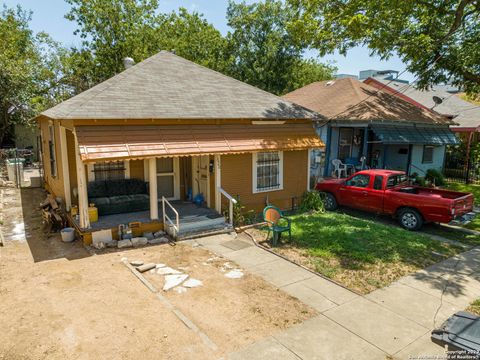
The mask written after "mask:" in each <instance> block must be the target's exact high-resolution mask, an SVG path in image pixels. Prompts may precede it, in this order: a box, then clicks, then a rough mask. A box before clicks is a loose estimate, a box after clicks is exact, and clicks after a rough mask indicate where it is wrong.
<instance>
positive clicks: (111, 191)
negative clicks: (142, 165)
mask: <svg viewBox="0 0 480 360" xmlns="http://www.w3.org/2000/svg"><path fill="white" fill-rule="evenodd" d="M105 183H106V188H107V191H106V192H107V193H106V195H107V196H118V195H127V194H128V193H127V186H126V182H125V180H107V181H106V182H105Z"/></svg>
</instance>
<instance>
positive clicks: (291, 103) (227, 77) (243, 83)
mask: <svg viewBox="0 0 480 360" xmlns="http://www.w3.org/2000/svg"><path fill="white" fill-rule="evenodd" d="M165 53H167V54H169V55H172V56H174V57H176V58H178V59H180V60H182V61H185V62H188V63H190V64H193V65H194V66H196V67H199V68H202V69H206V70H208V71H210V72H213V73H215V74H218V75H220V76H222V77H224V78H226V79H229V80H234V81H236V82H238V83H240V84H242V85H246V86H249V87H251V88H253V89H255V90H257V91H261V92H263V93H265V94H267V95H269V96H271V97H274V98H277V99H279V100H281V101H283V102H285V103H287V104H290V105H293V106H300V107H301V108H303V109H305V110H306V111H308V112H310V113H313V114H315V115H320V117H322V116H321V114H320V113H318V112H316V111H313V110H311V109H308V108H306V107H305V106H302V105H300V104H296V103H293V102H291V101H288V100H286V99H284V98H283V97H282V96H279V95H275V94H272V93H271V92H268V91H266V90H263V89H260V88H259V87H256V86H253V85H251V84H249V83H246V82H244V81H241V80H238V79H236V78H234V77H232V76H228V75H225V74H223V73H221V72H220V71H216V70H213V69H210V68H208V67H206V66H203V65H200V64H197V63H196V62H194V61H190V60H188V59H185V58H184V57H181V56H178V55H177V54H173V53H171V52H168V51H166V52H165Z"/></svg>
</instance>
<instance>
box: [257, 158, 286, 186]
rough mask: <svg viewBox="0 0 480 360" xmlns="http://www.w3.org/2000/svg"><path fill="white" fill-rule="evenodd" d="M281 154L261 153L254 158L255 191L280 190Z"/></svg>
mask: <svg viewBox="0 0 480 360" xmlns="http://www.w3.org/2000/svg"><path fill="white" fill-rule="evenodd" d="M281 160H282V159H281V153H280V152H261V153H257V156H256V164H255V166H256V170H257V176H256V179H255V181H256V191H267V190H275V189H280V188H281V186H282V184H281V178H280V175H281V174H280V173H281Z"/></svg>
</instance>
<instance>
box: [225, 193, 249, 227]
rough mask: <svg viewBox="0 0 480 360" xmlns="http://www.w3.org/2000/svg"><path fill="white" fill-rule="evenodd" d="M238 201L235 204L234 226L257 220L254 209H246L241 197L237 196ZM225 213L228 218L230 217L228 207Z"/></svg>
mask: <svg viewBox="0 0 480 360" xmlns="http://www.w3.org/2000/svg"><path fill="white" fill-rule="evenodd" d="M236 200H237V202H236V203H235V204H233V216H232V217H233V226H236V227H238V226H243V225H250V224H254V223H255V222H256V221H257V215H256V213H255V211H254V210H248V211H245V206H243V204H242V202H241V201H240V199H239V198H238V197H237V199H236ZM223 215H224V216H225V218H226V219H227V220H230V219H228V217H229V215H230V214H229V210H228V207H227V208H226V209H225V210H224V212H223Z"/></svg>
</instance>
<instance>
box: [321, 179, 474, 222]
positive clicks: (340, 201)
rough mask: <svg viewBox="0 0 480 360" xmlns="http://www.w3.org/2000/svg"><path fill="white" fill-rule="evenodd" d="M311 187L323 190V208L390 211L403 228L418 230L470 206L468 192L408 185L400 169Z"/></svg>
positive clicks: (471, 197) (459, 215)
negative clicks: (342, 207)
mask: <svg viewBox="0 0 480 360" xmlns="http://www.w3.org/2000/svg"><path fill="white" fill-rule="evenodd" d="M315 189H316V190H318V191H321V192H324V193H326V197H325V208H326V209H327V210H335V209H336V208H337V207H338V205H342V206H348V207H351V208H355V209H360V210H365V211H369V212H374V213H379V214H386V215H391V216H394V217H396V218H397V219H398V221H399V223H400V225H401V226H402V227H404V228H405V229H407V230H418V229H420V228H421V227H422V225H423V223H424V222H436V223H449V222H450V221H452V220H453V219H456V218H459V217H462V216H463V215H466V214H467V213H470V212H471V211H472V210H473V195H472V194H469V193H462V192H456V191H449V190H440V189H431V188H424V187H420V186H413V185H409V183H408V177H407V175H406V174H405V173H404V172H401V171H390V170H364V171H360V172H357V173H356V174H354V175H352V176H350V177H349V178H347V179H332V180H325V181H322V182H319V183H318V184H317V185H316V186H315Z"/></svg>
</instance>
